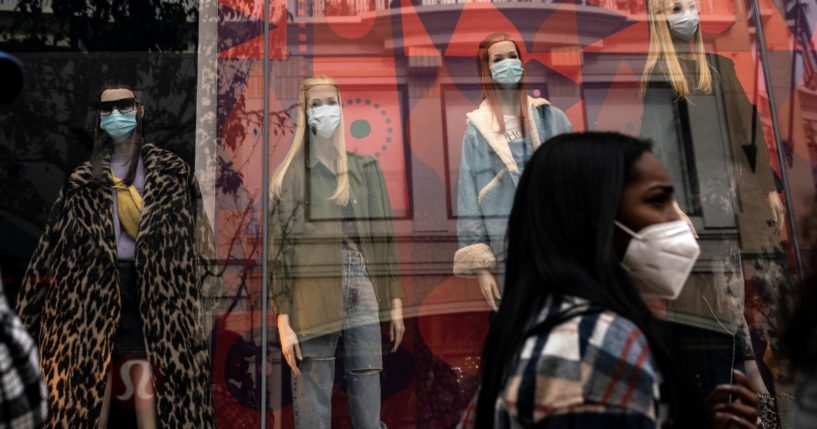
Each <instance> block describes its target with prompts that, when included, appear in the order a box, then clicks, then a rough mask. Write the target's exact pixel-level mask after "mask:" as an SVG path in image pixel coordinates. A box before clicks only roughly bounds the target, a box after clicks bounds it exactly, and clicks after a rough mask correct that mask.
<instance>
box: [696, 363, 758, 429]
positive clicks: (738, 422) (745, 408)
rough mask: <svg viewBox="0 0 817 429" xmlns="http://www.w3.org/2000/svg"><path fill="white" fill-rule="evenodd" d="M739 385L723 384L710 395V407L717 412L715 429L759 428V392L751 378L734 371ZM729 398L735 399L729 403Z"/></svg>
mask: <svg viewBox="0 0 817 429" xmlns="http://www.w3.org/2000/svg"><path fill="white" fill-rule="evenodd" d="M733 374H734V375H735V381H736V382H737V383H738V384H721V385H720V386H718V387H716V388H715V391H714V392H712V394H711V395H709V399H708V402H709V405H710V406H711V407H712V409H713V410H714V412H715V427H716V428H718V429H727V428H741V429H755V428H757V424H756V423H757V417H758V414H757V407H758V400H757V392H755V389H754V388H753V387H752V383H751V382H750V381H749V378H748V377H746V376H745V375H743V373H742V372H740V371H738V370H734V371H733ZM729 398H732V399H734V400H733V401H732V402H729Z"/></svg>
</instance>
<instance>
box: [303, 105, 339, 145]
mask: <svg viewBox="0 0 817 429" xmlns="http://www.w3.org/2000/svg"><path fill="white" fill-rule="evenodd" d="M306 115H307V122H308V123H309V128H310V129H312V130H313V131H314V132H315V133H317V134H318V135H319V136H321V137H323V138H325V139H328V138H329V137H332V136H333V135H334V134H335V130H337V129H338V125H339V124H340V106H339V105H337V104H325V105H323V106H316V107H310V108H309V109H308V110H307V111H306Z"/></svg>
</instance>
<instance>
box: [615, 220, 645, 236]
mask: <svg viewBox="0 0 817 429" xmlns="http://www.w3.org/2000/svg"><path fill="white" fill-rule="evenodd" d="M614 223H615V225H616V226H617V227H619V228H621V230H622V231H624V232H626V233H627V234H630V236H631V237H633V238H635V239H637V240H641V239H642V238H641V234H639V233H637V232H635V231H633V230H632V229H630V228H627V227H626V226H624V224H623V223H621V222H619V221H615V222H614Z"/></svg>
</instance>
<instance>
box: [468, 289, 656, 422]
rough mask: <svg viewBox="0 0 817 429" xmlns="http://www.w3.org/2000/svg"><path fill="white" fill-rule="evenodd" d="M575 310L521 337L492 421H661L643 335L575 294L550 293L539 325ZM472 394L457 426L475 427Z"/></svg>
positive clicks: (628, 323)
mask: <svg viewBox="0 0 817 429" xmlns="http://www.w3.org/2000/svg"><path fill="white" fill-rule="evenodd" d="M567 312H569V313H567ZM574 312H577V313H578V314H577V315H575V316H572V317H570V318H568V319H567V320H565V321H562V322H559V323H556V324H555V327H552V328H551V329H546V330H544V331H543V332H542V333H540V334H537V335H532V336H531V337H529V338H528V339H527V340H526V342H525V344H524V347H523V348H522V350H521V353H520V355H519V358H518V360H517V363H516V366H515V368H514V369H513V372H512V373H511V375H510V377H509V378H508V380H507V381H506V383H505V387H504V389H503V391H502V394H501V396H500V397H499V398H498V399H497V402H496V413H495V414H494V428H497V429H516V428H530V427H536V428H549V429H561V428H565V429H566V428H606V429H616V428H635V429H646V428H651V429H653V428H659V427H660V426H661V422H660V419H659V409H660V402H659V399H660V398H659V383H660V374H659V373H658V369H657V367H656V364H655V362H654V360H653V357H652V355H651V354H650V350H649V347H648V345H647V340H646V337H645V336H644V334H643V333H642V332H641V330H639V329H638V327H636V326H635V324H633V323H632V322H631V321H629V320H627V319H625V318H623V317H621V316H619V315H617V314H615V313H612V312H610V311H603V310H594V309H592V308H591V307H589V306H588V305H587V302H586V301H583V300H581V299H579V298H574V297H567V298H565V297H553V298H551V299H550V300H549V301H548V304H547V305H546V306H545V308H544V309H543V310H542V312H541V313H540V314H539V316H538V318H537V320H536V325H541V324H547V323H548V321H550V322H551V323H553V321H554V320H558V319H559V318H560V317H563V315H565V314H574ZM475 401H476V400H474V401H472V404H471V405H470V406H469V408H468V410H466V413H465V415H464V416H463V419H462V421H461V422H460V426H459V427H460V428H470V427H473V426H474V423H475V421H474V418H475V403H476V402H475ZM661 414H662V415H663V414H665V413H661Z"/></svg>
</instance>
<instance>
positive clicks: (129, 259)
mask: <svg viewBox="0 0 817 429" xmlns="http://www.w3.org/2000/svg"><path fill="white" fill-rule="evenodd" d="M143 118H144V107H143V106H142V104H141V103H140V102H139V101H138V100H137V99H136V97H135V94H134V92H133V90H132V89H131V88H130V87H128V86H125V85H118V84H117V85H110V86H107V87H105V88H104V89H103V90H102V91H101V93H100V98H99V110H98V112H97V121H96V127H95V130H94V137H95V142H94V151H93V154H92V157H91V160H90V161H88V162H86V163H84V164H82V165H80V166H79V167H78V168H77V169H76V170H74V172H73V173H71V175H70V177H69V178H68V180H67V182H66V184H65V186H64V187H63V188H62V190H61V191H60V194H59V196H58V198H57V201H56V202H55V203H54V206H53V208H52V210H51V214H50V215H49V219H48V223H47V224H46V227H45V231H44V233H43V236H42V238H41V239H40V243H39V245H38V246H37V249H36V251H35V252H34V255H33V257H32V259H31V262H30V264H29V268H28V272H27V274H26V276H25V278H24V281H23V285H22V288H21V292H20V300H19V313H20V317H21V319H22V320H23V322H24V323H25V325H26V327H27V328H28V329H29V331H30V332H31V333H32V336H33V337H34V338H37V339H38V340H39V341H38V344H39V349H40V355H41V360H42V368H43V375H44V377H45V379H46V382H47V385H48V388H49V427H54V428H56V427H100V428H104V427H107V420H108V410H109V406H110V402H111V396H112V392H111V381H112V378H113V377H114V376H116V377H118V376H120V375H122V376H123V380H122V381H123V382H124V383H125V386H126V387H128V386H130V387H132V388H133V389H131V390H129V392H126V394H127V393H130V394H131V395H132V399H133V401H134V404H133V405H134V407H135V410H136V419H137V424H138V427H140V428H155V427H204V428H207V427H212V424H213V423H212V407H211V400H210V389H209V366H210V361H209V356H208V353H207V346H206V344H205V343H204V339H203V330H202V327H201V326H200V324H199V319H198V315H199V311H200V310H199V306H200V302H199V298H200V296H199V290H198V285H199V284H200V280H201V277H202V276H201V275H199V274H198V272H197V268H198V267H201V266H203V264H201V263H200V262H199V261H198V260H197V259H198V258H199V256H200V253H199V249H200V248H201V247H200V246H199V244H200V240H201V238H203V235H202V234H198V230H207V229H209V225H208V224H207V221H206V219H203V218H202V217H201V215H200V214H199V213H200V212H199V210H200V194H199V189H198V185H197V183H196V179H195V176H194V174H193V170H192V169H191V168H190V167H189V166H188V165H187V164H186V163H185V162H184V161H182V160H181V159H180V158H179V157H177V156H176V155H174V154H172V153H170V152H168V151H166V150H164V149H160V148H158V147H156V146H154V145H152V144H147V143H144V138H143V127H142V124H143ZM120 365H121V367H122V368H123V369H124V370H123V371H122V372H119V371H118V370H117V371H116V373H114V371H115V370H116V368H117V367H119V366H120ZM128 370H129V371H128ZM122 373H124V374H122ZM120 399H122V400H128V399H130V398H127V397H125V398H120Z"/></svg>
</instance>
